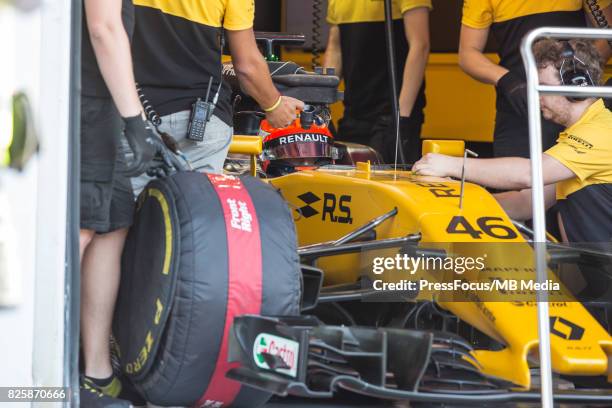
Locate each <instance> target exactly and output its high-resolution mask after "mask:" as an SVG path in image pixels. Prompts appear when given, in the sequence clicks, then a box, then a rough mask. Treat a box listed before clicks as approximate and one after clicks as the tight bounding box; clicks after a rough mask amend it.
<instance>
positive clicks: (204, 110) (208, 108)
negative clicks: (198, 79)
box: [187, 77, 215, 142]
mask: <svg viewBox="0 0 612 408" xmlns="http://www.w3.org/2000/svg"><path fill="white" fill-rule="evenodd" d="M211 87H212V77H210V80H209V81H208V89H207V90H206V98H205V99H204V100H202V98H198V99H197V100H196V101H195V103H194V104H193V107H192V109H191V117H190V118H189V128H188V129H187V139H189V140H193V141H194V142H201V141H202V140H204V132H205V131H206V124H207V123H208V121H209V120H210V117H211V116H212V113H213V110H214V108H215V105H214V102H210V101H209V100H208V99H209V97H210V88H211Z"/></svg>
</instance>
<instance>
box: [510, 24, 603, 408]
mask: <svg viewBox="0 0 612 408" xmlns="http://www.w3.org/2000/svg"><path fill="white" fill-rule="evenodd" d="M539 38H559V39H572V38H583V39H608V40H610V39H612V29H605V30H604V29H600V28H582V29H577V28H557V27H542V28H538V29H535V30H533V31H531V32H530V33H529V34H527V35H526V36H525V37H524V38H523V42H522V44H521V55H522V56H523V62H524V64H525V71H526V73H527V100H528V107H529V110H528V112H529V149H530V150H529V151H530V156H531V180H532V182H531V187H532V190H531V194H532V210H533V213H532V214H533V226H534V248H535V255H536V265H535V266H536V277H537V280H538V282H545V281H546V278H547V276H546V275H547V265H546V222H545V215H544V214H545V208H544V182H543V176H542V127H541V126H542V124H541V118H540V98H539V94H540V93H542V94H548V95H564V96H582V97H586V96H591V97H612V87H602V86H589V87H577V86H548V85H540V84H539V81H538V70H537V66H536V61H535V57H534V55H533V51H532V46H533V43H534V42H535V41H536V40H537V39H539ZM536 299H537V301H538V339H539V352H540V377H541V401H542V407H544V408H552V407H553V391H552V364H551V358H550V321H549V311H548V293H547V292H546V291H543V290H538V291H537V295H536Z"/></svg>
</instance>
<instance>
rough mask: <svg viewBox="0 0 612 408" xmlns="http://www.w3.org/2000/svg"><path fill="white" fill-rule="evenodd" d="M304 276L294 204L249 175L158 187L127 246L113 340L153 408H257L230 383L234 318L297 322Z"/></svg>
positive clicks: (140, 209) (142, 203)
mask: <svg viewBox="0 0 612 408" xmlns="http://www.w3.org/2000/svg"><path fill="white" fill-rule="evenodd" d="M299 304H300V270H299V259H298V256H297V240H296V235H295V227H294V224H293V220H292V215H291V212H290V210H289V209H288V207H287V204H286V203H285V201H284V200H283V199H282V197H281V196H280V194H278V193H277V192H276V191H275V190H274V189H273V188H272V187H271V186H269V185H268V184H266V183H263V182H261V181H260V180H257V179H254V178H251V177H244V178H243V177H241V178H237V177H232V176H223V175H209V174H202V173H195V172H180V173H177V174H174V175H172V176H170V177H167V178H164V179H159V180H155V181H153V182H151V183H150V184H149V185H148V186H147V188H146V189H145V190H144V192H143V193H142V194H141V196H140V197H139V200H138V204H137V212H136V217H135V222H134V225H133V226H132V228H131V230H130V233H129V235H128V238H127V242H126V245H125V250H124V254H123V261H122V277H121V286H120V290H119V296H118V300H117V306H116V311H115V319H114V325H113V332H114V335H115V338H116V341H117V345H118V353H119V354H120V361H121V366H122V369H123V371H124V372H125V374H126V375H127V376H128V377H129V378H130V379H131V380H132V382H133V383H134V385H135V387H136V388H137V389H138V390H139V391H141V392H142V394H143V396H144V397H145V398H146V399H147V400H148V401H149V402H151V403H153V404H156V405H164V406H177V405H178V406H194V405H195V406H198V407H199V406H205V407H221V406H223V407H225V406H229V405H231V406H237V407H256V406H258V405H261V404H263V403H265V401H266V400H267V399H268V394H266V393H264V392H262V391H258V390H255V389H253V388H249V387H247V386H243V385H241V384H240V383H238V382H235V381H232V380H229V379H227V378H226V377H225V373H226V371H227V370H229V369H230V368H232V367H235V366H236V365H235V364H232V363H228V361H227V357H228V349H227V346H228V338H229V337H228V336H229V335H230V328H231V326H232V323H233V319H234V317H235V316H239V315H245V314H263V315H297V314H298V313H299Z"/></svg>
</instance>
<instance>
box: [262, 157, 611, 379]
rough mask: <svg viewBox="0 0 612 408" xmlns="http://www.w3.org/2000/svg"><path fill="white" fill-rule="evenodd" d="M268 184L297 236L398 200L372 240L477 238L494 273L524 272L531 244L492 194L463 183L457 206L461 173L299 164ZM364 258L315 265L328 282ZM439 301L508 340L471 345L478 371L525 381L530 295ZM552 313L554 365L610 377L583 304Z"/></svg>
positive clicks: (532, 339)
mask: <svg viewBox="0 0 612 408" xmlns="http://www.w3.org/2000/svg"><path fill="white" fill-rule="evenodd" d="M270 183H271V184H272V185H274V186H275V187H276V188H278V189H279V190H280V192H281V194H282V195H283V196H284V197H285V199H286V200H287V201H289V203H290V204H291V205H292V206H293V207H294V208H295V209H296V211H295V213H296V227H297V231H298V237H299V244H300V245H310V244H316V243H320V242H326V241H333V240H336V239H338V238H340V237H342V236H344V235H346V234H348V233H350V232H351V231H352V230H354V229H355V228H356V227H357V226H360V225H363V224H365V223H367V222H368V221H370V220H372V219H373V218H376V217H378V216H380V215H381V214H384V213H387V212H389V211H391V210H393V209H394V208H397V215H396V216H394V217H393V218H391V219H389V220H387V221H386V222H384V223H383V224H381V225H380V226H379V227H378V228H376V239H385V238H395V237H402V236H406V235H407V234H411V233H420V234H421V242H425V243H428V244H427V245H429V246H432V245H435V244H436V243H437V244H438V245H439V246H441V247H448V246H452V247H453V248H454V250H455V252H459V251H463V252H464V253H467V252H472V253H473V254H476V253H477V252H478V248H479V246H480V248H482V249H483V250H484V251H486V252H487V255H488V256H487V259H486V263H485V264H486V267H488V268H491V269H494V268H496V267H497V268H498V269H499V270H500V272H499V273H503V272H502V270H507V269H508V265H514V266H515V265H517V264H519V265H520V264H522V265H523V266H524V267H525V270H526V271H532V269H530V268H532V267H533V258H532V256H531V253H532V249H531V246H530V245H529V244H528V243H527V242H526V241H525V239H524V238H523V237H522V236H521V234H520V233H519V231H518V230H517V229H516V228H515V227H514V225H513V223H512V222H511V220H510V219H509V218H508V216H507V215H506V214H505V212H504V211H503V209H502V208H501V207H500V206H499V204H498V203H497V201H496V200H495V198H494V197H493V196H492V195H491V194H490V193H488V192H487V191H486V190H485V189H483V188H481V187H479V186H477V185H474V184H470V183H466V184H465V186H464V197H463V206H462V207H463V208H459V199H460V184H461V183H460V182H459V181H451V180H447V179H438V178H425V177H418V176H414V175H412V173H411V172H408V171H393V170H380V171H377V170H372V169H371V168H370V166H369V165H367V164H364V163H359V164H358V165H357V167H356V168H353V169H333V168H330V169H318V170H314V171H302V172H297V173H293V174H289V175H286V176H283V177H279V178H275V179H272V180H271V181H270ZM487 226H489V227H492V228H487ZM481 227H484V228H481ZM453 243H455V245H453ZM457 243H471V244H472V245H457ZM495 243H500V244H501V245H495ZM395 252H397V251H395ZM385 256H393V254H392V253H386V254H385ZM517 257H518V261H519V262H518V263H517ZM364 258H366V259H368V257H364V256H363V255H361V254H357V255H340V256H336V257H331V258H328V259H321V260H320V262H319V264H318V266H319V267H321V268H322V269H323V270H324V271H325V279H326V282H325V283H326V284H330V285H331V284H339V283H347V282H355V281H357V280H358V278H359V275H360V274H362V273H366V272H367V265H371V263H369V262H368V261H367V260H365V262H364ZM364 264H365V265H364ZM364 266H365V271H364ZM505 273H506V274H508V273H509V274H512V273H515V272H513V271H506V272H505ZM519 273H520V272H519ZM515 274H517V275H518V273H515ZM382 276H385V275H382ZM388 278H389V279H390V280H392V281H393V280H395V278H394V277H391V276H388ZM440 304H441V306H443V307H444V308H445V309H447V310H449V311H451V312H452V313H454V314H455V315H457V316H458V317H459V318H460V319H462V320H464V321H466V322H468V323H469V324H471V325H472V326H474V327H476V328H477V329H478V330H480V331H482V332H483V333H485V334H486V335H488V336H490V337H491V338H493V339H495V340H497V341H498V342H500V343H502V344H504V345H505V346H506V347H505V348H504V349H503V350H501V351H487V350H477V351H475V352H474V355H475V357H476V359H477V361H478V362H479V363H480V364H481V366H482V369H483V371H484V372H486V373H487V374H490V375H492V376H495V377H499V378H503V379H505V380H507V381H510V382H512V383H514V384H516V385H517V386H519V387H521V388H524V389H528V388H530V386H531V378H530V372H529V365H528V358H529V357H533V356H534V354H535V353H537V347H538V332H537V315H536V307H535V306H536V303H535V302H529V301H512V302H510V301H508V302H504V301H499V298H497V299H493V298H492V299H491V301H482V302H478V301H476V302H465V301H457V302H453V301H441V302H440ZM550 315H551V316H554V317H556V318H557V320H558V322H557V321H556V320H555V321H553V330H554V332H553V334H557V335H551V353H552V364H553V369H554V370H555V372H557V373H560V374H566V375H592V376H599V375H606V376H608V380H609V381H612V367H610V363H609V359H610V358H611V357H612V338H611V337H610V335H609V334H608V333H607V332H606V330H604V329H603V328H602V327H601V326H600V324H599V323H598V322H597V321H596V320H595V319H594V318H593V317H592V316H591V314H590V313H589V312H587V310H586V309H585V308H584V307H583V306H582V304H580V303H579V302H572V301H566V300H564V301H559V302H551V303H550ZM566 322H567V323H566ZM571 322H575V324H576V325H579V327H580V328H581V329H582V330H580V329H578V330H580V331H581V335H580V338H575V337H576V336H570V335H569V333H568V332H567V330H571V329H572V327H573V326H572V323H571ZM564 323H565V326H567V327H565V326H564ZM555 324H556V325H555Z"/></svg>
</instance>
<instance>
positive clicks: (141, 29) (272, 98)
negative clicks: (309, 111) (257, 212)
mask: <svg viewBox="0 0 612 408" xmlns="http://www.w3.org/2000/svg"><path fill="white" fill-rule="evenodd" d="M134 5H135V10H136V11H135V14H136V27H135V30H134V41H133V45H132V49H133V55H134V70H135V73H136V81H137V82H138V83H139V85H140V86H141V87H142V90H143V91H144V95H145V96H146V99H148V101H149V103H150V104H151V105H152V107H153V108H154V109H155V110H156V111H157V113H158V114H159V115H161V119H162V124H161V125H160V126H159V128H160V130H162V131H164V132H167V133H169V134H170V135H171V136H173V137H174V139H175V140H176V141H177V143H178V146H179V148H180V149H181V150H182V151H183V153H185V155H186V156H187V158H188V159H189V161H190V162H191V165H192V166H193V168H194V169H195V170H200V171H208V172H221V171H222V169H223V162H224V161H225V157H226V155H227V152H228V149H229V145H230V142H231V138H232V106H231V103H230V97H231V90H230V88H229V86H228V85H227V84H225V83H223V82H222V81H221V70H222V65H221V53H222V51H223V50H222V47H223V39H224V38H225V39H227V40H228V41H227V42H228V45H229V51H230V53H231V55H232V61H233V64H234V68H235V71H236V75H237V76H238V79H239V80H240V85H241V86H242V87H243V89H244V90H245V91H246V92H247V93H248V94H249V95H251V96H252V97H253V99H255V101H256V102H257V103H258V104H259V105H260V106H261V108H262V109H265V110H266V118H267V119H268V121H269V122H270V124H271V125H272V126H274V127H285V126H287V125H288V124H289V123H291V122H292V121H293V120H294V119H295V114H296V109H299V110H301V109H302V108H303V105H304V104H303V103H302V102H301V101H298V100H296V99H293V98H291V97H288V96H281V94H280V92H279V91H278V90H277V89H276V88H275V86H274V84H273V83H272V79H271V77H270V71H269V70H268V65H267V64H266V62H265V60H264V58H263V56H262V54H261V53H260V52H259V49H258V48H257V44H256V43H255V35H254V32H253V20H254V15H255V4H254V1H253V0H208V1H189V0H134ZM209 82H210V83H211V84H212V86H211V91H210V95H209V102H212V103H213V108H212V109H213V111H212V115H211V116H210V117H209V119H208V120H207V125H206V127H205V131H204V134H203V137H193V134H192V137H191V138H189V137H188V129H189V128H190V127H189V125H190V122H191V117H192V109H193V108H192V107H193V105H194V103H195V101H196V100H197V99H198V98H201V99H202V100H204V99H205V97H206V94H207V89H208V84H209ZM195 136H198V135H195ZM147 181H148V180H147V179H146V177H144V178H139V179H138V180H132V183H133V185H134V186H135V187H136V188H135V189H136V190H139V189H141V188H142V187H144V184H146V182H147Z"/></svg>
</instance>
